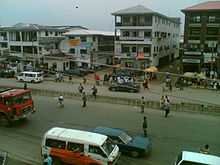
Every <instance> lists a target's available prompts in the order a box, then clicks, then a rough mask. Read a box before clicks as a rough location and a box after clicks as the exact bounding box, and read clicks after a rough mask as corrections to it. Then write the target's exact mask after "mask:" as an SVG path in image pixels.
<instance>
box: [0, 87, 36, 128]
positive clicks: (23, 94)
mask: <svg viewBox="0 0 220 165" xmlns="http://www.w3.org/2000/svg"><path fill="white" fill-rule="evenodd" d="M33 112H35V109H34V102H33V99H32V97H31V90H30V89H9V88H3V89H2V88H0V124H4V125H8V126H10V125H12V124H13V122H14V121H16V120H21V119H25V118H27V117H28V116H29V115H30V114H32V113H33Z"/></svg>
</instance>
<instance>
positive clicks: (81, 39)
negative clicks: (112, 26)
mask: <svg viewBox="0 0 220 165" xmlns="http://www.w3.org/2000/svg"><path fill="white" fill-rule="evenodd" d="M64 36H66V39H65V40H63V41H62V42H61V44H60V48H61V51H62V52H63V53H65V54H67V55H69V56H71V57H72V59H73V60H72V62H71V68H74V67H83V68H92V67H95V66H98V65H99V64H111V63H112V58H113V52H114V33H113V32H105V31H96V30H88V29H75V30H71V31H69V32H66V33H64ZM93 64H94V65H93Z"/></svg>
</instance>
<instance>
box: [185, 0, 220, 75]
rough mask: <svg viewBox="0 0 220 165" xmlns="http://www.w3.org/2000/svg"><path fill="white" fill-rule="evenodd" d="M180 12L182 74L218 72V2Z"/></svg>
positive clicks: (219, 32) (219, 14)
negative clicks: (182, 16) (182, 32)
mask: <svg viewBox="0 0 220 165" xmlns="http://www.w3.org/2000/svg"><path fill="white" fill-rule="evenodd" d="M182 12H183V13H184V14H185V26H184V53H183V57H182V67H183V71H184V72H202V71H206V72H207V73H210V72H216V71H217V72H218V74H220V68H218V67H217V66H220V65H219V64H218V61H219V60H218V59H219V57H218V56H219V55H220V1H210V2H204V3H201V4H197V5H194V6H191V7H188V8H186V9H183V10H182Z"/></svg>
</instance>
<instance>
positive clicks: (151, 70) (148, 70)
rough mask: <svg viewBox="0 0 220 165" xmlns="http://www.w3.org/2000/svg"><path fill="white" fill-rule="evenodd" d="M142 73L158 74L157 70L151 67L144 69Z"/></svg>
mask: <svg viewBox="0 0 220 165" xmlns="http://www.w3.org/2000/svg"><path fill="white" fill-rule="evenodd" d="M144 72H152V73H154V72H158V69H157V68H156V67H155V66H151V67H149V68H146V69H144Z"/></svg>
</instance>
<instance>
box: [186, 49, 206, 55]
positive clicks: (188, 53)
mask: <svg viewBox="0 0 220 165" xmlns="http://www.w3.org/2000/svg"><path fill="white" fill-rule="evenodd" d="M184 55H187V56H194V55H196V56H201V55H202V52H201V51H191V50H187V51H185V52H184Z"/></svg>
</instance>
